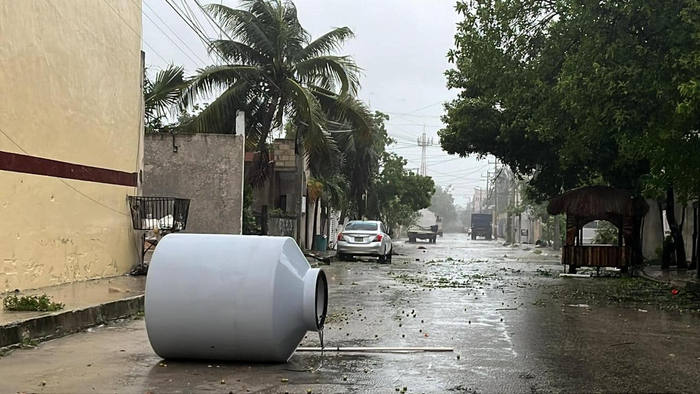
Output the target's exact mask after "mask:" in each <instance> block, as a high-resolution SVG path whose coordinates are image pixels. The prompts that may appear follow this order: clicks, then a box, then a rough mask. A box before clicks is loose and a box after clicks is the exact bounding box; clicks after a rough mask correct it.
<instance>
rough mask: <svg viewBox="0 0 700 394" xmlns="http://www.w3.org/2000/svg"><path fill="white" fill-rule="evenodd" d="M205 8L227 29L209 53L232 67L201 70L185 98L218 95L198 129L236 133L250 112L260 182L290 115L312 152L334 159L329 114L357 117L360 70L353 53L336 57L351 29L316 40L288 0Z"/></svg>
mask: <svg viewBox="0 0 700 394" xmlns="http://www.w3.org/2000/svg"><path fill="white" fill-rule="evenodd" d="M206 10H207V11H208V12H209V13H210V15H212V17H213V18H215V19H216V20H217V21H218V22H219V24H220V26H221V27H222V28H223V31H224V33H225V38H224V39H220V40H214V41H212V42H211V45H210V47H209V51H210V52H217V53H218V54H219V55H220V57H221V58H222V59H223V60H224V62H225V64H221V65H212V66H209V67H206V68H203V69H200V70H198V73H197V75H196V76H195V77H194V78H193V79H192V80H191V81H190V85H189V87H188V89H187V90H186V91H185V94H184V95H183V104H184V105H185V106H191V105H193V103H195V102H197V101H198V100H201V99H203V98H205V97H212V96H218V97H217V98H216V99H215V100H214V101H213V102H212V103H211V104H210V105H209V106H208V107H207V108H206V109H205V110H204V111H202V112H201V113H200V114H199V116H197V118H196V119H195V120H194V121H193V123H192V125H191V126H192V127H194V129H195V130H194V131H196V132H210V133H211V132H214V133H221V132H224V133H226V132H230V131H231V130H232V129H233V118H234V115H233V114H234V113H235V110H237V109H243V110H245V111H246V113H247V114H248V122H247V123H248V127H247V130H246V131H245V132H246V140H247V142H248V147H249V148H252V149H255V150H257V151H259V152H260V154H259V155H258V156H257V157H258V160H257V166H256V169H255V170H254V171H251V174H252V175H253V179H250V180H251V181H252V182H254V183H256V184H259V183H260V181H262V180H264V179H265V172H266V171H265V170H266V168H267V163H268V157H269V155H268V150H267V142H268V137H269V136H270V132H271V130H272V129H275V128H278V127H280V126H281V125H282V122H283V119H284V118H285V117H286V118H288V119H290V120H291V121H292V123H293V124H294V125H295V126H296V127H297V133H296V138H297V143H298V144H302V145H303V147H304V148H305V151H306V152H307V154H308V155H309V156H310V157H314V158H315V160H322V161H323V160H330V158H331V157H332V152H333V146H332V145H333V140H332V138H330V136H329V133H328V132H327V131H328V129H329V127H330V126H332V124H329V118H330V119H346V118H352V117H355V116H357V114H353V113H352V106H347V105H346V104H347V102H348V101H347V100H348V97H352V96H354V95H355V94H356V92H357V89H358V86H359V82H358V77H359V71H360V70H359V68H358V67H357V65H356V64H355V62H354V60H353V59H352V58H351V57H349V56H336V55H333V54H332V53H333V52H335V51H336V50H338V49H339V48H340V47H341V45H342V44H343V43H344V42H345V41H346V40H348V39H349V38H351V37H353V33H352V31H351V30H350V29H349V28H347V27H339V28H335V29H333V30H331V31H329V32H328V33H326V34H324V35H322V36H320V37H318V38H316V39H315V40H311V37H310V35H309V33H308V32H307V31H306V30H304V28H303V27H302V26H301V24H300V23H299V20H298V18H297V10H296V7H295V6H294V4H293V3H292V2H283V1H281V0H244V1H242V3H241V8H239V9H234V8H229V7H226V6H223V5H219V4H209V5H207V6H206ZM327 110H331V111H332V112H328V111H327ZM364 132H369V129H365V130H364Z"/></svg>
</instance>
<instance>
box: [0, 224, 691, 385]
mask: <svg viewBox="0 0 700 394" xmlns="http://www.w3.org/2000/svg"><path fill="white" fill-rule="evenodd" d="M522 249H523V248H522V247H519V248H510V247H504V246H500V244H499V243H496V242H487V241H479V240H477V241H472V240H469V239H467V236H466V235H462V234H456V235H446V236H445V237H444V238H439V239H438V243H437V244H427V243H418V244H403V245H398V250H399V252H400V253H402V255H400V256H395V257H394V261H393V262H392V264H384V265H378V264H377V263H376V262H373V261H354V262H334V263H332V264H331V266H328V267H324V270H326V272H327V274H328V278H329V281H330V286H331V288H330V301H329V317H328V322H327V325H326V330H325V338H326V345H327V346H329V347H333V346H448V347H454V348H455V352H454V353H412V354H337V353H335V352H333V351H332V350H329V351H327V352H326V354H325V355H324V356H323V358H322V357H321V356H320V355H319V354H302V353H297V354H295V355H294V356H293V357H292V360H291V362H290V363H288V364H279V365H265V364H251V365H248V364H225V363H211V364H210V363H206V362H204V363H202V362H185V361H164V360H161V359H160V358H159V357H157V356H156V355H155V354H154V353H153V351H152V350H151V348H150V345H149V343H148V340H147V336H146V332H145V326H144V321H143V320H142V319H136V320H127V321H123V322H121V323H118V324H111V325H107V326H105V327H103V328H99V329H94V330H92V331H91V332H84V333H80V334H75V335H72V336H69V337H64V338H61V339H57V340H53V341H49V342H46V343H42V344H40V345H39V347H38V348H36V349H20V350H17V351H15V352H13V353H12V354H10V355H8V356H5V357H1V358H0V392H3V393H4V392H41V393H146V392H151V393H198V392H213V393H230V392H232V393H239V392H242V393H245V392H259V393H268V392H269V393H285V392H289V393H307V392H309V390H311V392H314V393H388V392H396V391H395V390H397V389H398V390H399V391H402V390H403V389H404V388H406V392H409V393H550V392H551V393H572V392H696V390H697V387H698V385H699V384H700V372H699V371H700V359H699V358H700V330H698V327H699V326H700V314H698V312H697V311H696V308H698V303H697V300H696V299H695V298H694V296H693V295H691V294H685V293H680V294H672V293H671V292H670V289H667V288H664V287H663V285H660V284H657V283H654V282H650V281H646V280H644V279H620V278H616V277H611V278H590V279H564V278H559V277H558V273H560V272H563V271H562V267H561V266H560V265H559V260H558V256H553V255H548V254H550V252H548V251H547V250H542V252H543V253H542V254H535V253H534V251H533V250H527V251H524V250H522ZM232 335H235V333H232ZM303 345H304V346H317V345H318V338H317V337H316V336H315V335H311V334H309V336H307V339H306V340H305V341H304V343H303Z"/></svg>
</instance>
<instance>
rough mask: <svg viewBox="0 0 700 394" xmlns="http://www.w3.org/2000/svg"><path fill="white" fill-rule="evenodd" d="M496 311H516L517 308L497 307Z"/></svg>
mask: <svg viewBox="0 0 700 394" xmlns="http://www.w3.org/2000/svg"><path fill="white" fill-rule="evenodd" d="M496 310H497V311H517V310H518V308H497V309H496Z"/></svg>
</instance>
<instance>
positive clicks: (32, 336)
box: [0, 295, 144, 349]
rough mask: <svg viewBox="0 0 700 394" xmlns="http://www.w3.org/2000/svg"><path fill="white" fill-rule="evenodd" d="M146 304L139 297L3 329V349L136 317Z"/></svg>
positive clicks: (0, 331)
mask: <svg viewBox="0 0 700 394" xmlns="http://www.w3.org/2000/svg"><path fill="white" fill-rule="evenodd" d="M143 300H144V296H143V295H138V296H134V297H129V298H123V299H121V300H116V301H112V302H106V303H104V304H99V305H95V306H90V307H87V308H83V309H73V310H67V311H60V312H55V313H52V314H48V315H43V316H37V317H33V318H29V319H26V320H20V321H17V322H12V323H9V324H7V325H4V326H0V349H3V348H14V347H19V346H21V345H22V344H24V343H27V342H28V341H37V342H39V341H48V340H50V339H54V338H59V337H62V336H64V335H68V334H71V333H74V332H76V331H80V330H84V329H86V328H88V327H92V326H96V325H98V324H102V323H105V322H108V321H111V320H116V319H121V318H125V317H129V316H133V315H135V314H137V313H138V312H140V311H143Z"/></svg>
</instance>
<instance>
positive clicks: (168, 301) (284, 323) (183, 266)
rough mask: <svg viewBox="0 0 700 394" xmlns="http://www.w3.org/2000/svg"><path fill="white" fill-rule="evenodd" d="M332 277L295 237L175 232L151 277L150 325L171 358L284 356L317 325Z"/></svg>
mask: <svg viewBox="0 0 700 394" xmlns="http://www.w3.org/2000/svg"><path fill="white" fill-rule="evenodd" d="M327 307H328V283H327V280H326V276H325V274H324V273H323V271H322V270H320V269H313V268H311V266H310V265H309V263H308V261H307V260H306V258H305V257H304V255H303V253H302V252H301V250H299V247H298V246H297V244H296V242H294V240H293V239H291V238H288V237H259V236H245V235H210V234H170V235H167V236H165V237H163V239H162V240H161V241H160V242H159V243H158V247H157V248H156V250H155V252H154V253H153V257H152V259H151V263H150V266H149V269H148V278H147V279H146V300H145V308H146V330H147V332H148V339H149V341H150V342H151V346H152V347H153V350H154V351H155V352H156V354H158V355H159V356H160V357H163V358H166V359H208V360H231V361H267V362H285V361H287V360H289V358H290V357H291V356H292V354H293V353H294V350H295V349H296V348H297V346H298V345H299V342H301V340H302V339H303V338H304V335H305V334H306V333H307V332H308V331H319V330H321V329H322V328H323V323H324V320H325V316H326V310H327Z"/></svg>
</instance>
